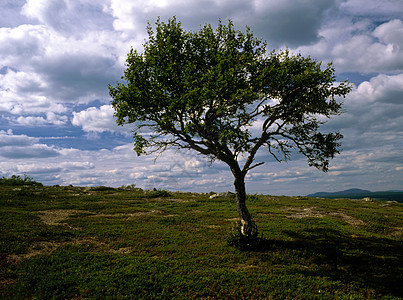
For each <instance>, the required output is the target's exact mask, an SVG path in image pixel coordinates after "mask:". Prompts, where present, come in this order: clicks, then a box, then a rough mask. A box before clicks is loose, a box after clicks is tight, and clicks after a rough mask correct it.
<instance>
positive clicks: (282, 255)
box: [0, 185, 403, 299]
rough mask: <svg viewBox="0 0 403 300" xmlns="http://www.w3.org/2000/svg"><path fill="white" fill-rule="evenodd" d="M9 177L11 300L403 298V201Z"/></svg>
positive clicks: (2, 241) (2, 202)
mask: <svg viewBox="0 0 403 300" xmlns="http://www.w3.org/2000/svg"><path fill="white" fill-rule="evenodd" d="M209 196H210V195H209V194H197V193H183V192H168V191H161V190H157V191H143V190H140V189H136V188H134V187H133V186H131V187H127V188H120V189H115V188H108V187H95V188H88V187H73V186H53V187H47V186H41V185H30V186H8V185H0V228H1V230H0V298H1V299H402V297H403V288H402V282H403V275H402V274H403V259H402V254H403V251H402V249H403V247H402V246H403V243H402V236H403V215H402V212H403V204H401V203H396V202H387V201H364V200H360V199H355V200H352V199H317V198H308V197H284V196H265V195H248V202H247V203H248V207H249V209H250V211H251V213H252V214H253V217H254V220H255V221H256V224H257V226H258V228H259V232H260V243H259V247H257V248H256V249H249V250H248V251H240V250H239V249H237V248H236V247H233V246H230V245H229V244H228V239H229V236H230V232H231V228H232V226H233V224H234V222H236V220H237V212H236V209H235V199H234V198H233V196H225V197H216V198H213V199H210V197H209Z"/></svg>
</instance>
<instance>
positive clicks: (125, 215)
mask: <svg viewBox="0 0 403 300" xmlns="http://www.w3.org/2000/svg"><path fill="white" fill-rule="evenodd" d="M161 213H162V211H161V210H158V209H153V210H150V211H139V212H135V213H116V214H102V213H99V214H94V215H92V216H90V217H92V218H114V217H123V218H126V219H130V218H136V217H141V216H149V215H154V214H161Z"/></svg>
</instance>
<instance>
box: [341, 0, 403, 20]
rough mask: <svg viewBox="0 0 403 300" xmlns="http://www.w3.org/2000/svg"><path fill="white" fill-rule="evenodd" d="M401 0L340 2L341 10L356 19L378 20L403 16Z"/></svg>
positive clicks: (348, 0) (351, 0)
mask: <svg viewBox="0 0 403 300" xmlns="http://www.w3.org/2000/svg"><path fill="white" fill-rule="evenodd" d="M401 4H402V3H401V1H400V0H383V1H378V0H347V1H342V2H340V10H341V11H343V12H344V13H347V14H350V15H352V16H355V17H371V18H375V19H377V20H379V19H381V20H384V19H385V18H388V19H389V18H399V17H401V16H402V15H403V7H402V5H401Z"/></svg>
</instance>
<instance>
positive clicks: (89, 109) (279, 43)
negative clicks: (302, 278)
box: [0, 0, 403, 195]
mask: <svg viewBox="0 0 403 300" xmlns="http://www.w3.org/2000/svg"><path fill="white" fill-rule="evenodd" d="M174 15H175V16H176V17H177V19H178V20H180V21H181V22H182V24H183V26H184V27H185V28H186V29H187V30H198V29H199V28H200V26H201V25H204V24H205V23H211V24H213V25H214V24H217V22H218V19H219V18H221V19H222V20H228V19H232V20H233V22H234V23H235V25H236V27H237V28H238V29H241V30H243V29H244V28H245V26H246V25H247V26H249V27H251V29H252V30H253V32H254V34H255V36H257V37H260V38H263V39H264V40H266V41H267V42H268V48H269V49H284V48H285V47H288V48H289V49H290V50H291V51H292V52H294V53H297V52H298V51H300V52H301V53H302V54H303V55H310V56H311V57H314V58H316V59H318V60H321V61H323V62H324V63H327V62H330V61H332V62H333V63H334V65H335V68H336V71H337V79H338V80H340V81H342V80H344V79H346V78H348V79H349V80H350V82H352V83H353V84H354V89H353V91H352V92H351V93H350V94H349V95H348V97H347V98H346V99H344V109H345V113H344V114H343V115H341V116H339V117H336V118H334V119H332V120H331V121H330V122H328V123H327V124H326V125H325V128H324V129H325V130H340V131H341V133H342V134H343V135H344V139H343V146H342V148H343V152H342V153H341V154H340V155H339V156H337V157H336V158H335V159H334V160H332V161H331V165H330V169H329V172H328V173H322V172H320V171H318V170H316V169H314V168H309V167H308V165H307V163H306V160H304V159H303V158H301V157H295V158H294V159H293V160H291V161H289V162H287V163H281V164H279V163H277V162H273V161H272V160H270V158H269V157H266V156H265V155H264V153H261V154H259V159H261V160H262V161H265V162H266V163H265V164H264V165H263V166H260V167H258V168H256V169H254V170H253V172H252V171H251V172H250V173H249V175H248V177H247V191H248V192H249V193H263V194H274V195H305V194H308V193H313V192H317V191H337V190H342V189H348V188H353V187H357V188H363V189H369V190H372V191H377V190H396V189H400V190H403V19H402V17H401V16H402V15H403V4H402V1H401V0H383V1H379V0H311V1H298V0H186V1H184V0H152V1H148V0H97V1H93V0H0V177H2V176H6V177H8V176H11V175H12V174H24V173H26V174H27V175H29V176H31V177H33V178H34V179H36V180H38V181H41V182H43V183H44V184H45V185H54V184H60V185H69V184H73V185H82V186H94V185H108V186H121V185H126V184H136V185H137V186H139V187H142V188H154V187H155V188H161V189H169V190H183V191H198V192H209V191H226V190H230V191H233V186H232V182H233V179H232V176H231V174H230V172H229V170H228V167H227V166H226V165H225V164H222V163H219V162H216V163H214V164H213V165H211V166H210V165H209V163H208V162H207V161H206V160H205V159H204V158H203V157H202V156H199V155H197V154H196V153H193V152H188V151H182V152H174V151H167V152H166V153H165V154H164V155H162V156H161V157H159V158H158V160H156V161H154V159H155V157H147V156H141V157H137V156H136V154H135V153H134V151H133V150H132V148H133V146H132V139H131V131H130V128H129V127H128V128H126V127H118V126H117V125H116V123H115V121H114V119H113V109H112V108H111V106H110V101H111V99H110V97H109V95H108V88H107V86H108V84H109V83H110V84H115V82H116V81H117V80H119V79H120V77H121V76H122V74H123V70H124V61H125V59H126V55H127V53H128V52H129V50H130V48H131V47H133V48H135V49H138V50H139V51H140V52H141V50H142V44H143V43H144V41H145V39H146V25H147V21H150V22H151V23H154V21H156V19H157V17H158V16H161V19H162V20H167V19H168V18H169V17H172V16H174Z"/></svg>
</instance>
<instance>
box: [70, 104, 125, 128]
mask: <svg viewBox="0 0 403 300" xmlns="http://www.w3.org/2000/svg"><path fill="white" fill-rule="evenodd" d="M114 112H115V111H114V109H113V108H112V106H111V105H102V106H101V107H100V108H96V107H90V108H87V109H86V110H83V111H80V112H73V119H72V121H71V123H72V124H73V125H74V126H79V127H81V128H82V129H83V130H84V131H86V132H98V133H101V132H105V131H108V132H121V133H125V134H130V129H129V128H128V126H125V127H122V126H118V125H117V124H116V120H115V119H114V117H113V114H114Z"/></svg>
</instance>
